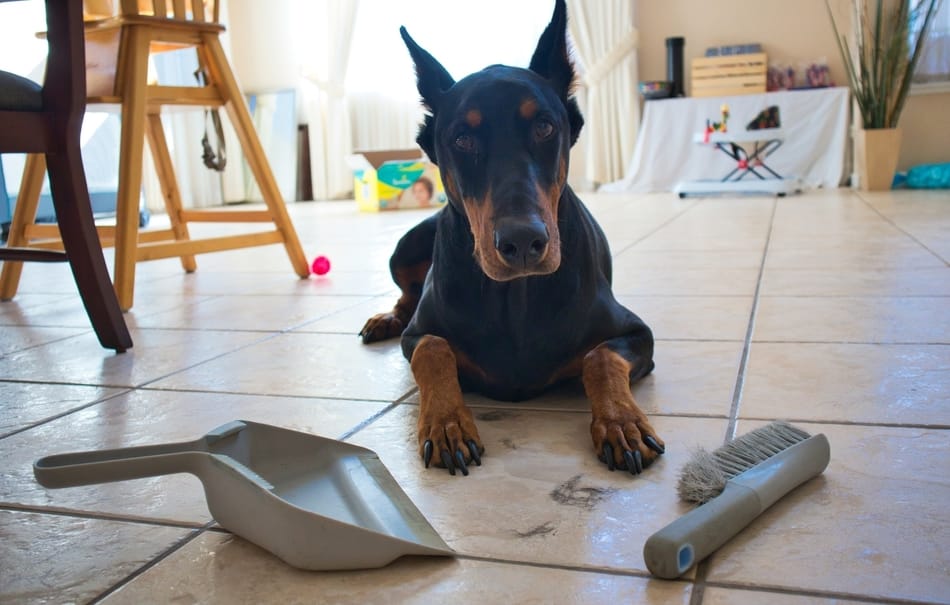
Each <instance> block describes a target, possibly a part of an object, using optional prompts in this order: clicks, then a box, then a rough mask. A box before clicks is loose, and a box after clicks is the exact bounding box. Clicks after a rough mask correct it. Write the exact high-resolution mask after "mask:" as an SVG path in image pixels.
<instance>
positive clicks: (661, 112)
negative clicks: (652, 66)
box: [599, 87, 849, 193]
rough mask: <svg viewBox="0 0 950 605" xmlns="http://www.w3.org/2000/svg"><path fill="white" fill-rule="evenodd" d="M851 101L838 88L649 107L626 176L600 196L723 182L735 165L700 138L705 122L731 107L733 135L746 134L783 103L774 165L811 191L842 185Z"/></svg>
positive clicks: (649, 103)
mask: <svg viewBox="0 0 950 605" xmlns="http://www.w3.org/2000/svg"><path fill="white" fill-rule="evenodd" d="M848 100H849V95H848V89H847V88H844V87H835V88H821V89H812V90H788V91H778V92H766V93H761V94H752V95H742V96H734V97H707V98H691V97H687V98H678V99H663V100H656V101H647V102H646V104H645V110H644V113H643V123H642V124H641V126H640V133H639V135H638V137H637V146H636V148H635V149H634V153H633V159H632V160H631V161H630V164H629V166H628V168H627V173H626V176H625V177H624V178H623V179H622V180H620V181H615V182H613V183H608V184H606V185H604V186H602V187H601V188H600V189H599V191H602V192H608V193H650V192H656V191H672V190H673V188H674V186H675V185H676V183H678V182H680V181H698V180H703V179H719V178H721V177H722V175H724V174H726V173H727V172H729V171H730V170H731V169H732V168H734V167H735V162H734V161H733V160H731V159H729V158H728V157H727V156H726V155H725V154H723V153H721V152H719V151H717V150H716V148H715V145H711V144H706V145H703V144H700V143H696V142H695V141H694V138H695V136H696V133H701V132H702V131H703V130H704V129H705V127H706V120H710V121H711V122H719V121H720V119H721V114H720V108H721V107H722V105H723V104H724V103H725V104H727V105H728V106H729V121H728V125H727V128H728V132H730V133H734V134H735V135H737V136H738V135H739V133H740V132H741V133H743V134H745V131H746V124H748V123H749V122H751V121H752V120H753V119H754V118H755V117H756V116H757V115H758V114H759V112H761V111H762V110H763V109H766V108H767V107H769V106H771V105H777V106H778V108H779V114H780V118H781V129H782V132H783V139H784V140H783V142H782V146H781V148H780V149H778V150H777V151H776V152H775V153H774V154H773V155H772V156H770V157H769V165H770V166H772V167H773V168H774V169H775V170H776V171H777V172H778V173H779V174H781V175H783V176H788V177H797V178H799V179H801V181H802V183H803V184H804V185H805V186H806V187H837V186H838V185H839V184H840V183H841V181H842V178H843V177H844V171H845V151H846V149H847V140H848V120H849V117H848V114H849V112H848Z"/></svg>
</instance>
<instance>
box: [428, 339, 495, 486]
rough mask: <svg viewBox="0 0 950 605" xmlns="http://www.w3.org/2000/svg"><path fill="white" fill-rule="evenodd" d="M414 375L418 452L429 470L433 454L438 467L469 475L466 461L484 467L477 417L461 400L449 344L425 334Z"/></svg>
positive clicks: (456, 372)
mask: <svg viewBox="0 0 950 605" xmlns="http://www.w3.org/2000/svg"><path fill="white" fill-rule="evenodd" d="M410 365H411V367H412V374H413V376H414V377H415V379H416V384H418V385H419V398H420V403H419V422H418V425H417V427H418V432H417V434H418V438H419V453H420V455H421V456H422V460H423V462H425V465H426V468H428V466H429V462H431V460H432V455H433V452H436V453H438V457H437V458H436V464H437V465H441V466H444V467H445V468H447V469H449V472H450V473H452V474H453V475H454V474H455V469H456V468H458V469H459V470H460V471H462V474H463V475H468V466H467V464H466V463H467V462H472V461H474V462H475V464H477V465H479V466H481V464H482V460H481V454H482V453H483V452H484V451H485V448H484V447H483V446H482V442H481V438H480V437H479V436H478V429H476V428H475V418H474V417H473V416H472V412H471V411H470V410H469V409H468V407H466V405H465V402H464V401H463V400H462V388H461V386H460V385H459V379H458V363H457V361H456V357H455V353H454V352H453V351H452V347H451V346H450V345H449V343H448V341H447V340H445V339H444V338H440V337H438V336H431V335H426V336H423V337H422V338H420V339H419V341H418V342H417V343H416V346H415V349H414V350H413V352H412V359H411V360H410Z"/></svg>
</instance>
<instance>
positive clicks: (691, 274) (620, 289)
mask: <svg viewBox="0 0 950 605" xmlns="http://www.w3.org/2000/svg"><path fill="white" fill-rule="evenodd" d="M758 279H759V270H758V269H757V268H756V269H731V268H722V267H719V268H710V267H704V268H699V269H674V268H627V265H626V264H625V263H620V264H619V266H618V267H615V268H614V292H615V293H616V294H617V295H619V296H634V295H640V296H643V295H649V296H752V295H753V294H754V293H755V286H756V283H757V282H758Z"/></svg>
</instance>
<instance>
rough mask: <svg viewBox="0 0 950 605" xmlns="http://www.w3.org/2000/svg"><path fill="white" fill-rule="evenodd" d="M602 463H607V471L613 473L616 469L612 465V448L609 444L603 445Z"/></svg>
mask: <svg viewBox="0 0 950 605" xmlns="http://www.w3.org/2000/svg"><path fill="white" fill-rule="evenodd" d="M604 462H606V463H607V470H608V471H613V470H614V469H615V468H617V467H616V466H615V465H614V448H613V446H612V445H610V444H609V443H604Z"/></svg>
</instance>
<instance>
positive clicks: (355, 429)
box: [337, 387, 419, 441]
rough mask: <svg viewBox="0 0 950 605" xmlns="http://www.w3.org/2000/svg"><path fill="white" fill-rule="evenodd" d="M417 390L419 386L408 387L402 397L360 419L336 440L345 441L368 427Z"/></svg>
mask: <svg viewBox="0 0 950 605" xmlns="http://www.w3.org/2000/svg"><path fill="white" fill-rule="evenodd" d="M418 390H419V387H413V388H411V389H409V391H407V392H406V394H405V395H403V396H402V397H400V398H399V399H397V400H395V401H393V402H392V403H390V404H389V405H387V406H386V407H384V408H383V409H381V410H380V411H378V412H376V413H375V414H373V415H372V416H370V417H369V418H366V419H364V420H363V421H361V422H360V423H358V424H357V425H356V426H354V427H353V428H351V429H350V430H348V431H345V432H344V433H343V434H342V435H340V436H339V437H338V438H337V440H339V441H346V440H347V439H349V438H350V437H352V436H353V435H355V434H357V433H359V432H360V431H362V430H363V429H365V428H366V427H368V426H369V425H371V424H373V423H374V422H376V421H377V420H379V419H380V418H382V417H383V416H385V415H386V414H388V413H389V412H391V411H392V410H394V409H396V408H397V407H399V406H401V405H402V404H403V403H404V402H405V401H406V399H408V398H409V397H411V396H412V395H413V394H414V393H415V392H416V391H418Z"/></svg>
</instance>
